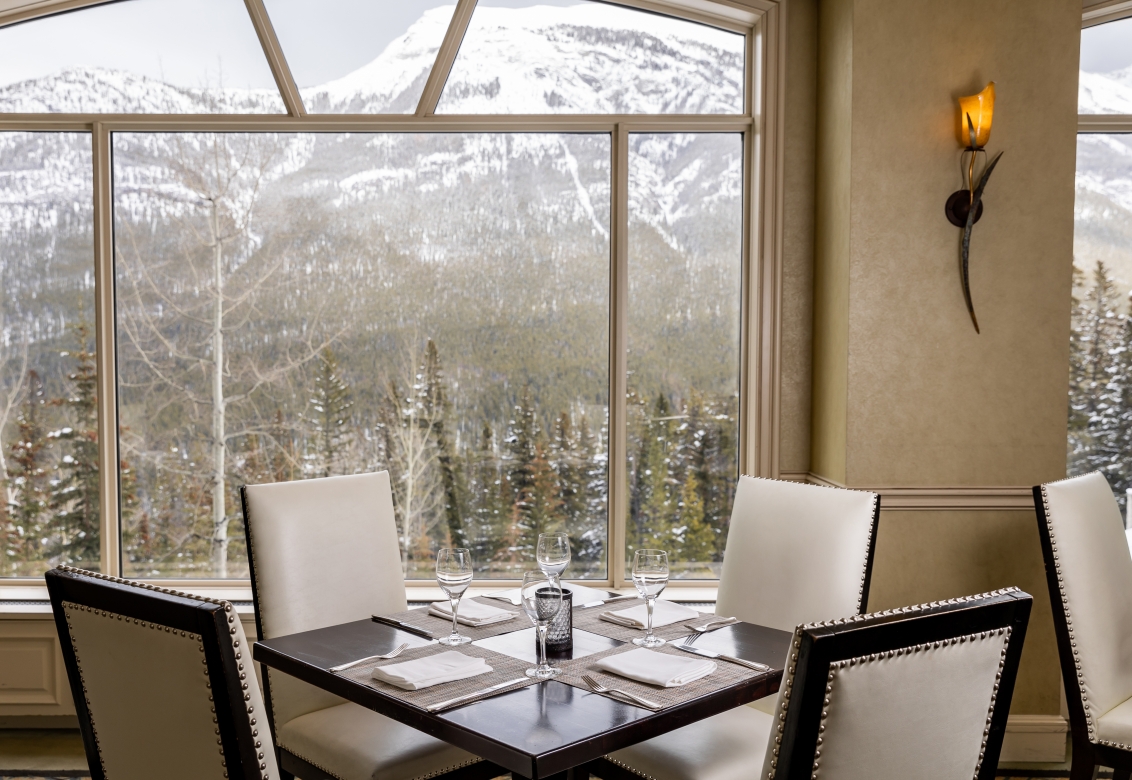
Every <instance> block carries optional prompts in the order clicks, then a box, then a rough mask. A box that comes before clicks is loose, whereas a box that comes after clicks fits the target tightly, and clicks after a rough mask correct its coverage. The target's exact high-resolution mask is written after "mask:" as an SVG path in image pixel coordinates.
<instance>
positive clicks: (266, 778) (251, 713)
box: [55, 565, 271, 780]
mask: <svg viewBox="0 0 1132 780" xmlns="http://www.w3.org/2000/svg"><path fill="white" fill-rule="evenodd" d="M55 568H56V569H58V570H59V571H65V572H69V573H71V574H81V575H83V576H86V577H93V578H95V579H99V580H106V581H108V582H115V583H118V584H119V585H129V586H130V587H134V588H141V589H143V590H151V591H155V592H157V593H164V594H166V595H169V596H179V597H181V598H186V599H193V600H196V601H203V602H205V603H208V604H216V605H217V606H220V607H224V612H225V613H226V614H227V616H228V625H229V628H228V637H229V639H231V641H232V650H233V652H234V653H235V655H236V663H237V664H238V667H239V670H240V680H241V684H240V688H241V689H242V690H243V691H245V693H244V704H245V705H246V706H247V712H248V722H249V723H250V724H251V727H252V738H253V739H255V740H256V741H255V747H256V754H257V756H258V758H259V771H260V780H271V776H270V775H269V774H268V772H267V762H266V761H264V757H263V752H262V751H261V750H260V749H259V748H260V747H261V746H262V744H261V741H260V740H259V739H257V738H258V737H259V729H258V728H256V725H257V724H256V718H255V707H253V706H252V703H251V694H249V693H246V691H247V690H248V683H247V682H245V681H244V664H243V662H242V658H243V651H242V650H240V640H238V639H236V627H235V622H236V615H235V614H234V610H233V609H232V604H231V603H229V602H227V601H223V600H221V599H214V598H209V597H208V596H197V595H195V594H192V593H183V592H181V591H179V590H170V589H169V588H159V587H157V586H156V585H150V584H149V583H146V582H135V581H134V580H126V579H122V578H121V577H114V576H112V575H110V574H101V573H99V572H93V571H87V570H86V569H76V568H75V567H73V566H66V565H59V566H57V567H55ZM73 606H76V607H80V608H81V609H83V610H85V611H90V612H101V610H96V609H93V608H91V607H81V605H77V604H76V605H73ZM103 614H106V615H113V613H110V612H106V613H103ZM114 617H117V618H118V619H119V620H133V619H132V618H125V617H122V616H121V615H114ZM133 622H134V623H137V624H138V625H148V626H150V627H151V628H155V629H161V628H164V629H165V630H166V631H168V632H170V633H177V632H176V631H174V630H173V629H171V628H166V627H165V626H158V625H156V624H152V623H146V622H145V621H143V620H133ZM67 625H68V627H69V626H70V621H69V620H68V624H67ZM180 633H181V635H182V636H187V635H188V634H187V632H184V631H182V632H180ZM193 636H199V635H197V634H194V635H193ZM73 644H74V642H73V641H72V645H73ZM200 651H201V654H202V655H203V653H204V646H203V645H201V647H200ZM75 659H76V661H77V660H78V651H77V650H76V652H75ZM202 663H204V661H202ZM205 674H206V675H207V674H208V671H207V668H206V670H205ZM79 680H80V682H82V670H81V669H80V670H79ZM82 686H83V695H84V696H85V695H86V683H82ZM208 687H209V688H212V684H211V683H208ZM208 700H209V702H212V694H211V693H210V694H209V695H208ZM210 706H211V707H212V722H213V723H214V724H215V723H216V722H217V720H216V707H215V706H214V705H213V704H210ZM87 711H88V712H89V711H90V702H89V701H88V702H87ZM93 729H94V724H93V719H92V723H91V730H92V731H93ZM216 733H217V735H219V734H220V730H219V727H217V729H216ZM97 742H98V736H97V734H96V735H95V743H96V744H97ZM220 753H221V760H224V758H223V757H224V750H223V748H221V751H220ZM101 758H102V754H101V750H100V752H99V759H100V760H101ZM224 777H228V767H227V764H225V767H224Z"/></svg>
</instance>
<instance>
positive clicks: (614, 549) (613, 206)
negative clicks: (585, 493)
mask: <svg viewBox="0 0 1132 780" xmlns="http://www.w3.org/2000/svg"><path fill="white" fill-rule="evenodd" d="M611 147H612V150H613V160H612V164H611V166H610V168H611V178H612V181H611V186H610V193H611V197H610V210H611V211H612V214H610V219H609V226H610V231H611V233H612V235H611V236H610V241H609V251H610V268H609V516H610V517H609V521H610V522H609V532H610V539H609V578H610V581H611V582H612V583H613V585H614V587H620V586H621V585H623V584H624V583H625V579H626V578H625V543H626V538H627V535H626V529H625V523H626V522H627V520H626V518H627V517H628V513H629V504H628V501H629V496H628V486H629V482H628V473H627V462H626V454H627V453H626V447H627V433H626V423H627V420H626V403H625V396H626V393H627V391H628V360H627V351H628V350H627V347H628V345H627V344H626V334H627V331H626V321H627V319H628V304H629V130H628V127H627V126H626V125H625V124H624V123H618V124H617V126H616V128H615V130H614V131H613V143H612V144H611Z"/></svg>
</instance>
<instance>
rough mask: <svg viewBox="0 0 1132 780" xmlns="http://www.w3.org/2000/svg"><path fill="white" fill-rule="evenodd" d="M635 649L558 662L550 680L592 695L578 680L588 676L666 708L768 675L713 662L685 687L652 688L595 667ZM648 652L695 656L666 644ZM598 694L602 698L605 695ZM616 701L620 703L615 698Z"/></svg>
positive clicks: (719, 660)
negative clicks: (713, 665)
mask: <svg viewBox="0 0 1132 780" xmlns="http://www.w3.org/2000/svg"><path fill="white" fill-rule="evenodd" d="M610 625H612V624H610ZM636 649H638V648H637V647H636V646H635V645H622V646H621V647H614V648H613V649H611V650H605V651H604V652H601V653H594V654H593V655H587V656H586V657H584V658H579V659H578V660H576V661H564V662H563V663H562V673H561V674H560V675H558V676H557V677H555V678H554V679H556V680H558V681H559V682H563V683H566V684H567V685H572V686H574V687H575V688H581V689H582V690H585V691H590V692H591V693H593V692H594V691H593V690H592V689H591V688H590V686H589V685H587V684H586V683H584V682H583V681H582V675H583V674H588V675H589V676H590V677H593V678H594V679H595V680H597V681H598V682H599V683H601V684H602V685H604V686H606V687H607V688H620V689H621V690H623V691H628V692H629V693H635V694H637V695H638V696H643V697H644V698H646V699H649V700H650V701H654V702H656V703H657V704H660V705H661V706H662V707H664V708H666V707H675V706H676V705H677V704H683V703H684V702H686V701H691V700H692V699H698V698H699V697H701V696H704V695H706V694H709V693H713V692H715V691H718V690H722V689H723V688H727V687H730V686H732V685H735V684H736V683H739V682H743V681H744V680H748V679H752V678H754V677H758V676H760V675H763V674H769V672H756V671H755V670H754V669H748V668H747V667H746V666H740V665H739V664H733V663H729V662H728V661H724V660H722V659H716V662H715V663H716V669H715V671H714V672H712V673H711V674H709V675H708V676H707V677H701V678H700V679H699V680H695V681H694V682H690V683H688V684H687V685H681V686H680V687H678V688H660V687H658V686H655V685H648V684H647V683H640V682H637V681H636V680H630V679H628V678H626V677H620V676H618V675H616V674H610V673H609V672H604V671H601V670H600V669H598V668H597V662H598V661H600V660H601V659H602V658H606V657H607V656H611V655H617V654H618V653H627V652H629V651H630V650H636ZM652 652H654V653H664V654H665V655H675V656H679V657H681V658H695V657H696V656H693V655H690V654H688V653H682V652H680V651H679V650H674V649H672V648H671V647H670V646H668V645H662V646H661V647H656V648H652ZM703 660H707V659H703ZM602 695H603V696H606V695H608V694H602ZM610 698H614V699H615V698H616V697H615V696H610ZM618 701H621V700H620V699H618Z"/></svg>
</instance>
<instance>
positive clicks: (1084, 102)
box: [1077, 67, 1132, 114]
mask: <svg viewBox="0 0 1132 780" xmlns="http://www.w3.org/2000/svg"><path fill="white" fill-rule="evenodd" d="M1077 110H1078V111H1079V112H1080V113H1082V114H1132V67H1128V68H1125V69H1124V70H1117V71H1113V72H1111V73H1089V72H1087V71H1081V73H1080V77H1079V81H1078V86H1077Z"/></svg>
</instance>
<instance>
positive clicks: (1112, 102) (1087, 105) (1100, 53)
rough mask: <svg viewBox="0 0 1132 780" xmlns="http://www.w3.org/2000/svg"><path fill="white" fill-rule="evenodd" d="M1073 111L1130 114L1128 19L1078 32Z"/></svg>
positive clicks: (1131, 37) (1131, 32)
mask: <svg viewBox="0 0 1132 780" xmlns="http://www.w3.org/2000/svg"><path fill="white" fill-rule="evenodd" d="M1077 90H1078V91H1077V110H1078V111H1079V112H1080V113H1082V114H1132V19H1121V20H1120V21H1118V22H1109V23H1108V24H1098V25H1097V26H1095V27H1088V28H1086V29H1084V30H1082V31H1081V76H1080V80H1079V81H1078V87H1077Z"/></svg>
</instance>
